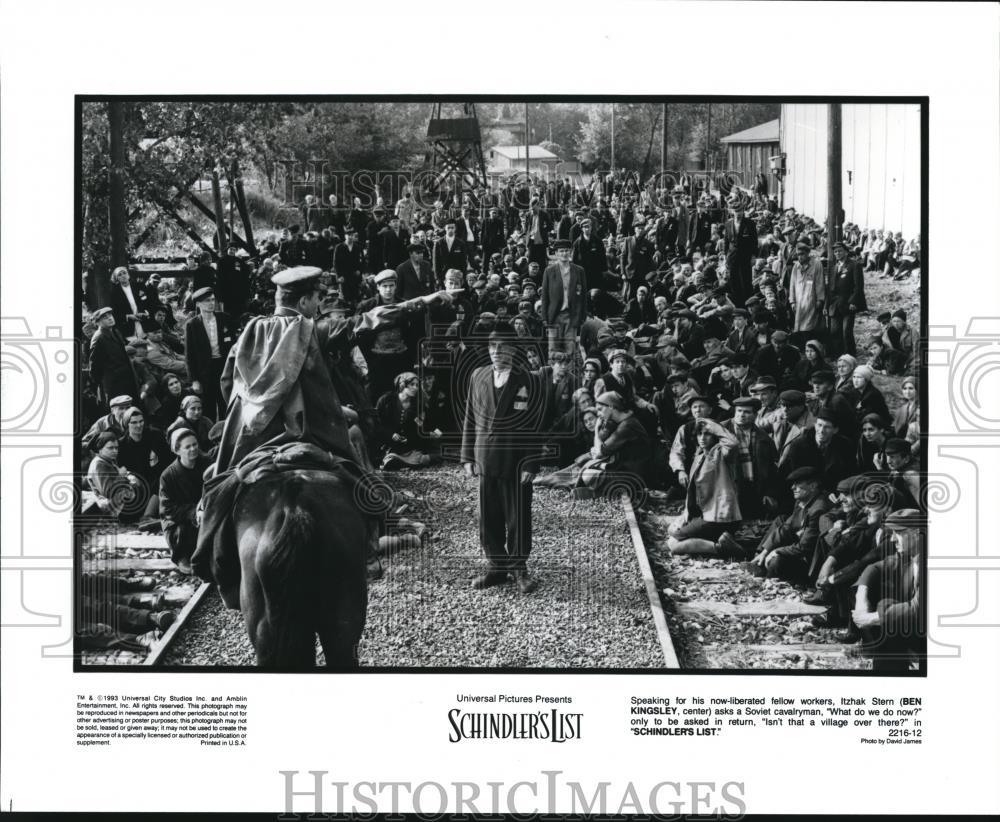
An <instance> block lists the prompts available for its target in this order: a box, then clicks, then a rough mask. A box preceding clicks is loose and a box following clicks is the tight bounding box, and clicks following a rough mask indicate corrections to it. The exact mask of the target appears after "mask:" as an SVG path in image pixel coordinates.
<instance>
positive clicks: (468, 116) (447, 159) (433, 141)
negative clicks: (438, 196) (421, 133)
mask: <svg viewBox="0 0 1000 822" xmlns="http://www.w3.org/2000/svg"><path fill="white" fill-rule="evenodd" d="M446 105H453V106H460V107H461V113H460V114H459V115H457V116H446V112H443V111H442V106H446ZM427 147H428V150H427V157H426V160H427V164H428V166H429V167H430V169H431V171H432V173H433V174H434V176H435V179H436V180H437V182H438V184H439V185H440V184H441V183H442V182H444V180H445V179H446V178H448V177H452V178H453V179H454V180H455V183H456V184H457V185H458V186H459V187H460V188H462V189H473V188H479V187H482V188H486V160H485V159H484V157H483V142H482V136H481V134H480V130H479V117H478V116H476V104H475V103H456V104H448V103H435V104H434V106H433V108H432V109H431V119H430V122H429V123H428V124H427Z"/></svg>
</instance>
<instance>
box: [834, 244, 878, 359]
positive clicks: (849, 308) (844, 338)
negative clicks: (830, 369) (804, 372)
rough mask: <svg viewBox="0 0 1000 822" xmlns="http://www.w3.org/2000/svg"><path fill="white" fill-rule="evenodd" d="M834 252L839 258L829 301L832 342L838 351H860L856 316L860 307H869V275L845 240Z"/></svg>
mask: <svg viewBox="0 0 1000 822" xmlns="http://www.w3.org/2000/svg"><path fill="white" fill-rule="evenodd" d="M833 254H834V256H835V257H836V258H837V262H836V263H835V264H834V267H833V282H832V283H831V287H830V297H829V300H828V301H827V314H828V315H829V317H830V345H831V346H832V349H833V352H832V353H835V354H850V355H852V356H855V355H857V353H858V352H857V345H856V343H855V341H854V316H855V314H857V313H858V312H859V311H867V310H868V303H867V301H866V300H865V275H864V274H863V273H862V271H861V266H860V264H859V263H858V262H857V260H854V259H851V258H850V257H849V256H848V248H847V246H846V245H845V244H844V243H843V242H837V243H834V246H833Z"/></svg>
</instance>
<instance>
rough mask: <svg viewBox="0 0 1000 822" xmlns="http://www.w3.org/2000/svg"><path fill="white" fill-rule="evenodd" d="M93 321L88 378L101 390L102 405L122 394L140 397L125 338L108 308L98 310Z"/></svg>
mask: <svg viewBox="0 0 1000 822" xmlns="http://www.w3.org/2000/svg"><path fill="white" fill-rule="evenodd" d="M92 319H93V320H94V321H95V322H96V323H97V331H95V332H94V335H93V336H92V337H91V338H90V355H89V356H90V378H91V379H92V380H93V381H94V383H95V384H96V385H97V386H99V387H100V390H101V394H102V398H103V400H104V402H108V401H109V400H110V399H111V398H112V397H116V396H119V395H122V394H125V395H129V396H133V397H137V396H139V382H138V380H137V379H136V376H135V369H134V368H133V366H132V360H131V359H130V358H129V355H128V351H127V350H126V348H125V338H124V337H123V336H122V335H121V334H120V333H119V331H118V329H117V328H115V315H114V312H113V311H112V310H111V307H110V306H105V307H104V308H99V309H97V311H95V312H94V314H93V316H92Z"/></svg>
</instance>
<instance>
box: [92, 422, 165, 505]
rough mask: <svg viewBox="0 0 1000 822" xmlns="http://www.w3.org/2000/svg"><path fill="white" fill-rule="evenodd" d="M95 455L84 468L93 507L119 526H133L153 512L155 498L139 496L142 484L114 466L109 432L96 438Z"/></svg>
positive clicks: (115, 449)
mask: <svg viewBox="0 0 1000 822" xmlns="http://www.w3.org/2000/svg"><path fill="white" fill-rule="evenodd" d="M93 449H94V450H95V451H96V452H97V455H96V456H95V457H94V458H93V459H92V460H91V461H90V466H89V467H88V468H87V481H88V482H89V483H90V490H91V491H93V492H94V495H95V496H96V499H97V507H98V508H99V509H100V510H101V511H102V512H104V513H106V514H108V515H109V516H111V517H113V518H114V519H117V520H120V521H121V522H135V521H137V520H139V519H142V518H143V517H144V516H150V515H151V513H152V511H153V510H155V507H156V506H155V500H156V497H155V494H152V493H151V492H150V493H147V494H143V489H142V481H141V480H140V479H139V478H138V477H136V476H135V475H134V474H132V473H130V472H129V471H128V470H127V469H126V468H124V467H123V466H121V465H119V464H118V450H119V449H118V437H117V435H116V434H115V433H114V432H112V431H105V432H103V433H102V434H98V436H97V439H96V440H95V442H94V445H93ZM147 490H148V489H147Z"/></svg>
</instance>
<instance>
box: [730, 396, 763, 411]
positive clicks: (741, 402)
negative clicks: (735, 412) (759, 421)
mask: <svg viewBox="0 0 1000 822" xmlns="http://www.w3.org/2000/svg"><path fill="white" fill-rule="evenodd" d="M733 406H735V407H740V406H743V407H746V408H752V409H753V410H754V411H760V400H758V399H757V398H756V397H737V398H736V399H735V400H733Z"/></svg>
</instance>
